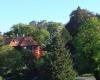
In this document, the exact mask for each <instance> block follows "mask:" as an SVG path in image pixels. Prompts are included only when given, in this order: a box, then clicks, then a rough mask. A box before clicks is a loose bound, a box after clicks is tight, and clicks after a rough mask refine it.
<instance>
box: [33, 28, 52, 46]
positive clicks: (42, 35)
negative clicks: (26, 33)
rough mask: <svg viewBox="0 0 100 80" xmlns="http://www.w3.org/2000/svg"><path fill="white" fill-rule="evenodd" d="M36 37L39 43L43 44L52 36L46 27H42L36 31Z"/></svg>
mask: <svg viewBox="0 0 100 80" xmlns="http://www.w3.org/2000/svg"><path fill="white" fill-rule="evenodd" d="M34 37H35V40H36V41H37V42H38V43H39V44H42V43H44V42H45V41H46V40H47V39H48V38H49V37H50V33H49V32H48V31H47V30H46V29H44V28H40V29H37V30H36V32H35V33H34Z"/></svg>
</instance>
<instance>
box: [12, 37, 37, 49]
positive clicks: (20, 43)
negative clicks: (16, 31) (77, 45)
mask: <svg viewBox="0 0 100 80" xmlns="http://www.w3.org/2000/svg"><path fill="white" fill-rule="evenodd" d="M10 46H12V47H15V48H18V49H19V48H29V49H33V48H35V47H37V46H38V45H37V42H36V41H34V40H33V39H32V37H17V38H13V39H12V40H11V42H10Z"/></svg>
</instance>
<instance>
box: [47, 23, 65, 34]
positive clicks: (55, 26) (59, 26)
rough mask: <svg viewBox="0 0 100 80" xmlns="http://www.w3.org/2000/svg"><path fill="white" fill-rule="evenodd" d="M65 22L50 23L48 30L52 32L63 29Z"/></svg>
mask: <svg viewBox="0 0 100 80" xmlns="http://www.w3.org/2000/svg"><path fill="white" fill-rule="evenodd" d="M63 27H64V26H63V24H61V23H56V22H52V23H51V24H49V23H48V27H47V30H48V31H49V32H50V34H52V33H53V32H56V31H57V30H61V29H62V28H63Z"/></svg>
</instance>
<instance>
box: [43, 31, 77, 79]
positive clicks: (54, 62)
mask: <svg viewBox="0 0 100 80" xmlns="http://www.w3.org/2000/svg"><path fill="white" fill-rule="evenodd" d="M48 46H49V50H48V53H49V54H48V57H49V61H48V63H47V64H45V65H46V66H47V67H46V69H45V70H44V71H45V72H47V73H46V74H45V76H44V78H45V77H46V76H48V77H49V78H47V79H48V80H75V76H76V73H75V71H74V70H73V65H72V60H71V56H70V53H69V52H68V50H66V49H65V47H64V43H63V40H62V38H61V35H60V34H58V33H57V36H56V37H55V38H53V40H52V42H51V44H50V45H48ZM43 80H46V79H43Z"/></svg>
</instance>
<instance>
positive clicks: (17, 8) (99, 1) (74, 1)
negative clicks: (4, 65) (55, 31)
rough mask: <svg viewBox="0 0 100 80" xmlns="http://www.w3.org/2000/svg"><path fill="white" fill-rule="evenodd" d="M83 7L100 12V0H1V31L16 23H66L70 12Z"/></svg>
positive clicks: (7, 29)
mask: <svg viewBox="0 0 100 80" xmlns="http://www.w3.org/2000/svg"><path fill="white" fill-rule="evenodd" d="M78 6H80V7H81V8H84V9H87V10H89V11H91V12H94V13H100V0H0V32H2V33H4V32H7V31H9V30H10V29H11V27H12V26H13V25H14V24H18V23H24V24H28V23H29V22H31V21H33V20H35V21H41V20H47V21H54V22H61V23H64V24H66V23H67V22H68V21H69V19H70V17H69V15H70V13H71V12H72V11H73V10H75V9H77V7H78Z"/></svg>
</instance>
